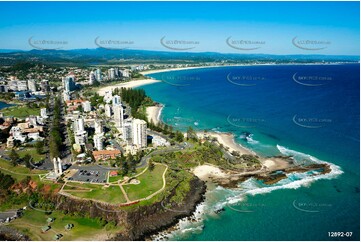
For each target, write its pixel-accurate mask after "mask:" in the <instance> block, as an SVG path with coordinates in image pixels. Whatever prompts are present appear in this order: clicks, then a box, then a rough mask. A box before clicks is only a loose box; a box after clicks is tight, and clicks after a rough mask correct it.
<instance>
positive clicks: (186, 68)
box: [140, 64, 245, 75]
mask: <svg viewBox="0 0 361 242" xmlns="http://www.w3.org/2000/svg"><path fill="white" fill-rule="evenodd" d="M244 65H245V64H239V65H223V66H190V67H180V68H167V69H159V70H147V71H141V72H140V74H142V75H149V74H155V73H161V72H168V71H182V70H191V69H201V68H217V67H227V66H244Z"/></svg>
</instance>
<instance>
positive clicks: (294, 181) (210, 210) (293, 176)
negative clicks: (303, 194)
mask: <svg viewBox="0 0 361 242" xmlns="http://www.w3.org/2000/svg"><path fill="white" fill-rule="evenodd" d="M277 149H278V150H279V151H280V152H281V153H282V154H283V155H289V156H293V157H294V159H295V160H299V161H302V160H308V161H310V163H317V164H321V163H326V164H328V165H329V166H330V168H331V172H329V173H327V174H320V172H319V171H309V172H303V173H298V172H294V173H289V174H287V178H286V179H283V180H281V181H279V182H277V183H276V184H273V185H268V186H267V185H264V184H262V183H261V182H259V181H258V180H256V179H254V178H250V179H248V180H246V181H244V182H242V183H241V184H240V187H239V188H237V189H226V188H223V187H221V186H217V187H215V188H214V189H212V190H210V191H207V194H208V197H209V195H211V196H213V197H214V198H213V200H212V199H206V201H205V202H203V203H201V204H199V205H198V206H197V209H196V211H195V213H194V214H193V216H192V217H191V218H184V219H182V220H180V221H179V223H178V224H177V226H176V228H177V229H176V230H175V231H172V232H171V233H168V234H166V233H163V234H160V235H159V236H158V237H154V238H153V239H167V240H169V239H171V238H177V239H179V238H184V237H183V236H185V237H187V236H188V234H191V233H197V232H200V231H202V230H203V221H204V219H206V218H207V217H208V218H209V217H213V216H219V215H217V214H215V212H214V211H215V210H218V209H221V208H223V207H226V206H232V205H234V204H237V203H239V202H244V201H245V200H246V199H247V196H255V195H258V194H266V193H270V192H272V191H275V190H281V189H298V188H300V187H307V186H309V185H310V184H311V183H313V182H315V181H317V180H321V179H334V178H336V177H337V176H339V175H340V174H342V173H343V171H342V170H341V168H340V167H339V166H337V165H335V164H332V163H329V162H326V161H322V160H320V159H318V158H316V157H314V156H311V155H309V154H305V153H302V152H298V151H295V150H291V149H288V148H286V147H284V146H280V145H277ZM215 198H220V199H218V200H215ZM192 220H193V221H192Z"/></svg>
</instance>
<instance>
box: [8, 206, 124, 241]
mask: <svg viewBox="0 0 361 242" xmlns="http://www.w3.org/2000/svg"><path fill="white" fill-rule="evenodd" d="M49 217H52V218H55V221H54V222H53V223H51V224H50V226H51V229H50V230H49V231H47V232H45V233H42V232H41V227H43V226H45V225H47V223H46V219H47V218H49ZM68 223H71V224H74V228H73V229H71V230H69V231H68V230H66V229H65V228H64V226H65V225H66V224H68ZM10 226H13V227H15V228H17V229H19V230H20V231H21V232H23V233H25V234H27V235H29V236H30V239H32V240H50V241H51V240H54V239H53V237H54V235H55V234H58V233H60V234H62V235H63V236H64V237H63V238H62V239H61V240H67V241H69V240H92V239H94V238H98V236H105V237H104V238H103V239H106V236H107V235H114V234H115V233H116V232H119V231H120V230H121V229H122V227H114V226H103V225H102V224H101V222H99V220H97V219H90V218H83V217H76V216H71V215H64V214H63V213H61V212H59V211H54V212H52V213H51V214H50V215H46V214H45V213H44V212H41V211H37V210H32V209H29V208H28V209H27V210H26V211H25V213H24V216H23V217H22V218H19V219H16V220H14V221H13V222H11V223H10ZM99 238H100V237H99ZM103 239H102V240H103Z"/></svg>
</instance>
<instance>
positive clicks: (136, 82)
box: [98, 79, 160, 96]
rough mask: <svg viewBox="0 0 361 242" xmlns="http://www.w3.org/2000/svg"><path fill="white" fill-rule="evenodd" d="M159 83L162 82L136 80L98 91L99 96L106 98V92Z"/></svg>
mask: <svg viewBox="0 0 361 242" xmlns="http://www.w3.org/2000/svg"><path fill="white" fill-rule="evenodd" d="M157 82H160V81H158V80H155V79H142V80H134V81H129V82H122V83H118V84H114V85H111V86H106V87H102V88H100V89H99V90H98V94H99V95H101V96H104V95H105V93H106V92H108V91H112V90H114V89H115V88H121V87H125V88H135V87H140V86H144V85H148V84H153V83H157Z"/></svg>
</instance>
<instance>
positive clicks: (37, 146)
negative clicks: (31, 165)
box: [34, 141, 44, 155]
mask: <svg viewBox="0 0 361 242" xmlns="http://www.w3.org/2000/svg"><path fill="white" fill-rule="evenodd" d="M34 146H35V149H36V153H38V154H39V155H41V154H43V152H44V141H37V142H36V143H35V145H34Z"/></svg>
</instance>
